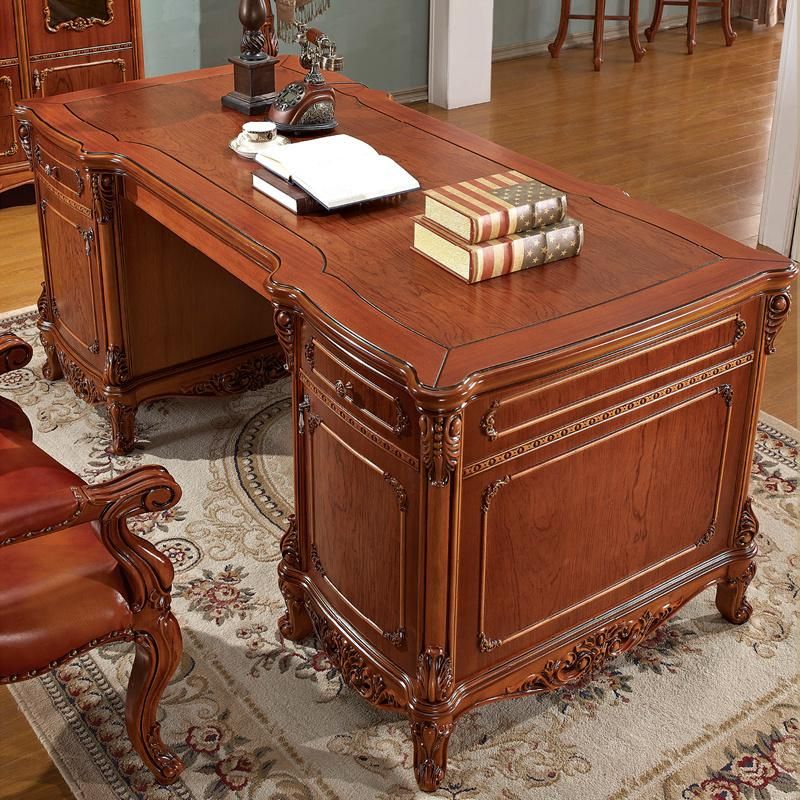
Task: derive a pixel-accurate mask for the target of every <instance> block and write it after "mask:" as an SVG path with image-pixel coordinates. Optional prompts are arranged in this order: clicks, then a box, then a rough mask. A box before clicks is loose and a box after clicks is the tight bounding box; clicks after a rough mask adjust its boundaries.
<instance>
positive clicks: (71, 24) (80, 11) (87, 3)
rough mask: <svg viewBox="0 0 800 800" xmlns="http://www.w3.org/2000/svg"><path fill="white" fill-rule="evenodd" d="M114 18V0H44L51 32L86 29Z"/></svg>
mask: <svg viewBox="0 0 800 800" xmlns="http://www.w3.org/2000/svg"><path fill="white" fill-rule="evenodd" d="M113 19H114V0H44V20H45V26H46V27H47V30H48V31H50V32H51V33H57V32H58V31H60V30H71V31H85V30H86V29H87V28H91V27H92V25H108V24H109V23H110V22H111V21H112V20H113Z"/></svg>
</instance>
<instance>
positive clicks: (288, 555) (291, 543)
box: [281, 514, 300, 569]
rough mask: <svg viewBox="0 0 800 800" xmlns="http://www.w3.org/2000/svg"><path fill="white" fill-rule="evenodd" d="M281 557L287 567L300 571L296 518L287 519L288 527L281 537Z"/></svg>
mask: <svg viewBox="0 0 800 800" xmlns="http://www.w3.org/2000/svg"><path fill="white" fill-rule="evenodd" d="M281 557H282V558H283V563H284V564H286V566H287V567H292V568H293V569H300V538H299V536H298V533H297V517H295V515H294V514H292V515H291V516H290V517H289V527H288V528H287V530H286V533H284V534H283V536H281Z"/></svg>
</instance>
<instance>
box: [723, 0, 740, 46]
mask: <svg viewBox="0 0 800 800" xmlns="http://www.w3.org/2000/svg"><path fill="white" fill-rule="evenodd" d="M721 18H722V33H723V35H724V36H725V46H726V47H730V46H731V45H732V44H733V41H734V39H735V38H736V31H735V30H734V29H733V25H732V24H731V0H722V14H721Z"/></svg>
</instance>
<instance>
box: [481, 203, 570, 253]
mask: <svg viewBox="0 0 800 800" xmlns="http://www.w3.org/2000/svg"><path fill="white" fill-rule="evenodd" d="M566 214H567V197H566V195H559V196H558V197H552V198H548V199H547V200H539V201H538V202H536V203H526V204H525V205H522V206H514V207H512V208H507V209H504V210H502V211H492V212H490V213H488V214H481V215H478V216H473V217H471V219H470V223H471V224H470V234H471V235H470V244H480V243H481V242H488V241H490V240H492V239H500V238H502V237H503V236H511V235H512V234H515V233H519V232H520V231H526V230H529V229H531V228H543V227H544V226H546V225H554V224H556V223H559V222H562V221H563V220H564V218H565V217H566Z"/></svg>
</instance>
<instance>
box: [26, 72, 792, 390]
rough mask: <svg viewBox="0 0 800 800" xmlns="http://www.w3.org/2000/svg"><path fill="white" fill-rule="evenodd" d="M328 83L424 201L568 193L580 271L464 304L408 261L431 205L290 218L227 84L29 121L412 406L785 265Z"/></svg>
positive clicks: (58, 105)
mask: <svg viewBox="0 0 800 800" xmlns="http://www.w3.org/2000/svg"><path fill="white" fill-rule="evenodd" d="M281 61H282V63H281V65H280V68H279V70H278V83H279V84H282V83H284V82H286V81H288V80H290V79H293V78H296V77H297V75H298V74H300V73H301V72H302V71H301V70H300V68H299V66H298V65H297V62H296V60H295V59H294V58H291V57H284V58H282V60H281ZM330 78H331V81H332V82H340V85H339V86H338V87H337V88H338V92H339V99H338V108H337V117H338V118H339V120H340V127H339V128H338V131H337V132H338V133H349V134H351V135H354V136H357V137H359V138H361V139H363V140H365V141H367V142H368V143H370V144H371V145H373V146H374V147H375V148H376V149H377V150H379V151H380V152H382V153H385V154H387V155H389V156H391V157H392V158H394V159H396V160H397V161H398V162H399V163H400V164H402V165H403V166H404V167H405V168H406V169H408V170H409V171H410V172H411V173H412V174H414V175H415V176H416V177H417V178H418V179H419V181H420V183H421V184H422V187H423V188H429V187H436V186H439V185H442V184H445V183H451V182H455V181H460V180H465V179H467V178H472V177H478V176H483V175H489V174H492V173H493V172H497V171H501V170H504V169H507V168H513V169H517V170H520V171H522V172H524V173H527V174H530V175H532V176H534V177H536V178H537V179H540V180H542V181H545V182H547V183H550V184H552V185H554V186H556V187H558V188H560V189H563V190H565V191H566V192H567V193H568V195H569V202H570V213H571V214H574V215H575V216H577V217H578V218H579V219H581V220H582V221H583V222H584V224H585V227H586V243H585V247H584V251H583V253H582V254H581V256H580V257H578V258H576V259H574V260H570V261H567V262H561V263H554V264H551V265H547V266H544V267H541V268H537V269H532V270H528V271H526V272H523V273H518V274H515V275H511V276H509V277H506V278H504V279H502V280H494V281H489V282H487V283H483V284H479V285H474V286H467V285H464V284H463V283H462V282H461V281H459V280H458V279H457V278H455V277H453V276H451V275H449V274H448V273H446V272H445V271H444V270H441V269H439V268H437V267H435V266H434V265H432V264H431V263H430V262H428V261H427V260H426V259H424V258H423V257H421V256H419V255H417V254H415V253H413V252H412V251H411V249H410V244H411V238H412V223H411V217H413V216H414V215H416V214H419V213H421V211H422V208H423V197H422V195H421V193H413V194H411V195H409V196H407V197H406V199H404V200H402V201H399V202H397V203H395V204H393V205H377V206H372V207H365V208H362V209H357V210H350V211H346V212H342V213H337V214H330V215H319V216H313V217H296V216H295V215H293V214H291V213H290V212H289V211H286V210H284V209H283V208H281V207H280V206H279V205H278V204H277V203H275V202H273V201H271V200H269V199H268V198H266V197H264V196H262V195H261V194H259V193H258V192H256V191H255V190H254V189H253V188H252V186H251V177H250V176H251V173H252V171H253V165H252V164H250V163H248V162H246V161H243V160H241V159H239V158H238V157H237V156H236V155H234V154H233V153H232V152H231V151H230V150H229V149H228V147H227V143H228V141H229V140H230V139H231V138H233V136H234V135H235V134H236V133H237V131H238V130H239V128H240V125H241V123H242V119H243V118H242V117H241V116H240V115H238V114H236V113H234V112H231V111H227V110H226V111H222V112H221V111H220V105H219V98H220V96H221V95H222V94H224V93H225V92H226V91H227V90H228V88H229V84H230V70H229V69H228V68H227V67H223V68H215V69H208V70H202V71H199V72H193V73H186V74H183V75H174V76H168V77H165V78H154V79H150V80H145V81H134V82H131V83H127V84H124V85H120V86H115V87H107V88H103V89H97V90H89V91H86V92H81V93H78V94H74V95H71V96H69V98H67V99H66V100H62V99H61V98H58V97H55V98H52V99H47V100H43V101H35V102H31V103H29V104H28V108H29V111H28V112H27V115H28V116H29V117H30V118H31V119H34V120H38V121H39V122H42V123H45V124H46V125H47V126H48V127H49V128H50V130H51V131H58V132H59V133H60V134H61V135H62V136H63V137H65V139H66V140H75V141H77V142H79V143H80V146H81V149H82V151H83V152H84V153H85V156H84V157H83V159H84V161H85V163H86V164H87V166H90V167H92V168H98V169H100V168H115V167H117V168H124V171H125V173H126V175H129V176H131V177H134V178H135V181H136V182H135V184H130V186H129V187H127V196H128V199H130V200H131V201H132V202H134V203H135V204H137V205H140V206H141V207H142V208H143V209H145V210H146V211H148V212H152V213H153V214H154V215H155V216H156V217H157V218H161V219H164V220H168V221H169V223H170V225H171V226H172V227H173V229H174V230H175V231H176V232H177V233H178V234H179V235H182V236H184V237H185V238H187V239H188V240H189V241H191V242H192V244H194V246H196V247H198V248H199V249H200V250H202V251H204V252H205V253H206V254H208V255H210V256H212V257H213V258H214V259H215V260H216V261H218V263H220V264H222V265H223V266H224V267H225V268H226V269H227V270H229V271H230V272H231V273H233V274H234V275H236V276H237V277H238V278H240V279H241V280H243V281H245V282H246V283H247V284H249V285H250V286H251V287H252V288H253V289H255V290H256V291H258V292H260V293H262V294H265V295H266V296H268V297H275V296H276V294H280V293H283V294H286V295H291V296H292V297H296V298H297V301H298V303H299V304H300V305H302V306H304V307H307V308H309V309H310V308H312V307H313V308H314V309H316V312H317V313H315V314H313V315H314V316H318V315H321V316H322V317H324V318H325V320H326V321H327V322H328V323H329V324H330V325H332V326H334V327H335V328H338V329H340V330H344V331H346V332H347V333H348V334H350V335H354V336H355V337H357V339H358V340H359V341H360V342H361V343H362V344H363V346H364V347H365V348H366V349H368V350H371V351H373V352H376V353H377V354H378V355H380V356H382V357H383V358H384V359H387V360H388V361H389V362H391V363H393V364H394V366H395V367H396V368H397V369H398V370H400V371H401V372H404V373H406V379H407V382H408V384H409V387H410V388H411V389H412V391H413V390H415V389H417V388H418V385H419V388H421V390H422V392H423V393H424V390H425V387H434V388H438V389H442V388H446V387H453V386H455V385H457V384H462V383H464V382H465V381H467V379H468V378H469V377H470V376H477V375H479V374H482V375H483V376H484V377H485V376H487V374H488V373H489V372H491V371H492V370H494V371H495V374H497V368H502V366H503V365H508V364H511V363H513V362H515V361H518V360H519V359H527V360H528V361H529V362H530V364H531V370H532V373H531V374H535V370H536V363H537V361H540V360H543V357H544V356H546V355H548V354H552V352H553V351H554V350H558V349H559V348H566V350H565V351H564V353H563V356H564V360H563V362H561V363H564V364H566V363H569V349H570V348H572V349H575V345H576V343H581V342H583V343H585V342H586V340H590V339H591V340H592V349H593V350H596V352H597V353H598V354H601V353H602V352H603V350H604V348H605V349H607V348H608V347H609V346H611V345H612V343H613V344H615V345H616V344H618V343H619V339H620V337H624V336H626V335H630V336H632V337H634V338H635V337H636V336H637V335H642V334H643V333H644V332H645V328H646V329H647V332H648V334H652V333H653V331H654V326H657V325H658V321H659V319H660V318H661V317H662V316H664V315H667V314H673V312H675V311H676V310H680V313H685V314H686V316H687V320H689V319H691V318H692V316H693V315H696V314H697V313H700V310H701V309H700V306H702V300H700V301H698V299H697V298H702V297H706V296H709V295H712V294H714V293H716V292H718V291H719V290H720V289H723V288H727V287H730V288H731V292H732V293H734V294H735V293H736V292H741V293H744V292H746V288H747V285H748V283H749V282H750V281H752V280H753V279H754V278H756V277H757V276H759V275H762V276H763V275H764V274H765V273H770V272H783V270H785V268H786V267H787V261H786V259H783V258H780V257H779V256H776V255H774V254H770V253H766V252H759V251H755V250H753V249H750V248H747V247H745V246H743V245H741V244H738V243H736V242H734V241H732V240H730V239H728V238H727V237H725V236H722V235H721V234H718V233H715V232H713V231H711V230H709V229H707V228H705V227H703V226H701V225H698V224H696V223H693V222H690V221H688V220H685V219H682V218H679V217H677V216H675V215H674V214H671V213H669V212H666V211H663V210H660V209H657V208H653V207H650V206H648V205H645V204H643V203H640V202H637V201H635V200H633V199H631V198H629V197H627V196H626V195H625V194H624V193H622V192H620V191H618V190H616V189H611V188H607V187H600V186H596V185H592V184H589V183H586V182H584V181H580V180H577V179H574V178H571V177H569V176H567V175H565V174H563V173H561V172H559V171H557V170H555V169H552V168H550V167H548V166H546V165H544V164H541V163H538V162H536V161H534V160H531V159H529V158H526V157H524V156H521V155H519V154H517V153H514V152H512V151H509V150H507V149H505V148H503V147H500V146H498V145H495V144H492V143H490V142H488V141H486V140H484V139H481V138H479V137H477V136H474V135H471V134H468V133H466V132H464V131H461V130H458V129H456V128H454V127H452V126H449V125H447V124H445V123H441V122H439V121H437V120H434V119H431V118H430V117H427V116H424V115H422V114H419V113H417V112H414V111H412V110H410V109H408V108H405V107H403V106H400V105H398V104H396V103H394V102H393V101H392V100H391V99H390V98H389V97H387V96H386V95H384V94H382V93H379V92H376V91H373V90H369V89H366V88H363V87H361V86H360V85H356V84H350V83H347V79H346V78H341V76H338V75H332V76H330ZM531 124H536V122H535V120H531ZM590 135H591V132H590V131H587V136H590ZM65 146H66V147H68V148H69V142H68V141H67V142H66V143H65ZM71 149H74V142H73V143H72V148H71ZM199 231H202V232H199ZM779 281H783V282H784V283H785V281H786V277H785V273H784V274H783V276H781V277H780V278H779ZM348 338H349V337H348ZM579 349H580V350H581V351H582V356H581V357H582V358H585V356H586V352H585V350H586V348H585V346H584V345H580V347H579ZM548 360H549V359H548ZM550 366H552V361H550ZM470 383H474V381H473V382H470Z"/></svg>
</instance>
